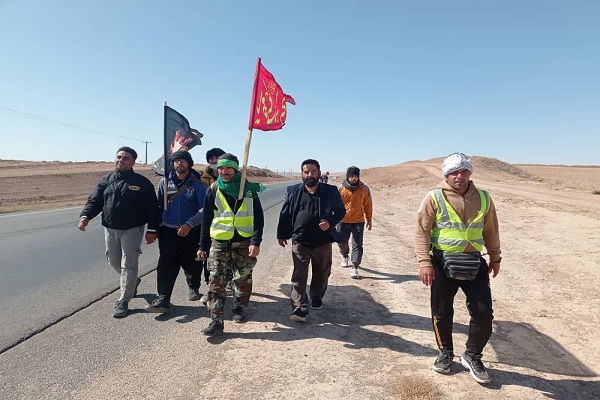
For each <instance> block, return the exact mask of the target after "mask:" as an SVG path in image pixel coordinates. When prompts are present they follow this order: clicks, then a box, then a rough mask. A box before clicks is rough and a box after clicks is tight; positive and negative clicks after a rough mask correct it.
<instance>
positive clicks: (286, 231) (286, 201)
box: [277, 183, 346, 242]
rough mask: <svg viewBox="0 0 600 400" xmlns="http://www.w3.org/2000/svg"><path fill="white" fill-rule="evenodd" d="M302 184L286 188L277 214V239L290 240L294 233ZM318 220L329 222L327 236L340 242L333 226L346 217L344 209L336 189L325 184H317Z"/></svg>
mask: <svg viewBox="0 0 600 400" xmlns="http://www.w3.org/2000/svg"><path fill="white" fill-rule="evenodd" d="M303 188H304V183H299V184H297V185H292V186H288V188H287V189H286V191H285V196H284V198H283V206H282V207H281V212H280V213H279V223H278V224H277V239H286V240H287V239H290V238H291V237H292V233H293V231H294V223H295V221H296V216H297V215H298V204H299V202H300V197H301V196H302V190H304V189H303ZM318 190H319V218H321V219H324V220H326V221H327V222H329V225H330V228H329V230H328V232H329V236H331V238H332V239H333V241H334V242H340V241H341V237H340V235H339V234H338V233H337V232H336V231H335V226H336V225H337V224H338V223H339V222H340V221H341V220H342V219H343V218H344V216H345V215H346V207H344V202H343V201H342V197H341V196H340V192H339V191H338V188H337V187H335V186H333V185H328V184H326V183H319V189H318Z"/></svg>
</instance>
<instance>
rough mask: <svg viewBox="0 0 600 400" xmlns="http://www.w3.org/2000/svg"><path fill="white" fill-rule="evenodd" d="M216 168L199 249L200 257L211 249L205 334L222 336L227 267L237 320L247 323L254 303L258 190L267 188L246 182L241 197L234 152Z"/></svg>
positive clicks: (260, 229) (261, 220)
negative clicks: (216, 176)
mask: <svg viewBox="0 0 600 400" xmlns="http://www.w3.org/2000/svg"><path fill="white" fill-rule="evenodd" d="M217 170H218V172H219V177H218V178H217V181H216V182H214V183H213V184H212V185H211V186H210V187H209V188H208V189H207V190H206V199H205V200H204V212H203V214H202V224H201V228H200V242H199V243H198V253H197V256H198V258H199V259H200V260H206V259H207V257H208V251H209V249H210V252H211V256H210V260H209V262H208V269H209V271H210V281H209V284H208V303H207V307H208V310H209V311H210V318H211V322H210V324H209V325H208V326H207V327H206V328H204V329H203V330H202V333H203V334H205V335H207V336H212V335H218V334H221V333H222V332H223V329H224V323H223V315H224V311H223V308H224V306H225V302H226V300H227V291H226V286H227V282H228V281H229V277H228V273H229V272H228V271H231V272H232V273H233V278H232V279H231V281H232V282H233V304H232V306H233V308H232V314H233V316H232V319H233V322H237V323H241V322H246V316H245V315H244V307H246V306H247V305H248V303H249V302H250V295H251V294H252V271H253V269H254V266H255V265H256V261H257V259H256V257H258V255H259V253H260V243H261V242H262V235H263V228H264V213H263V209H262V205H261V203H260V199H259V198H258V193H259V192H262V191H263V190H264V189H265V187H264V186H263V185H261V184H259V183H255V182H248V181H245V182H244V192H243V196H242V198H241V199H239V198H238V197H239V192H240V185H241V183H242V180H241V179H242V174H241V173H240V171H239V161H238V158H237V157H236V156H234V155H233V154H231V153H225V154H223V155H221V156H220V157H219V161H218V162H217Z"/></svg>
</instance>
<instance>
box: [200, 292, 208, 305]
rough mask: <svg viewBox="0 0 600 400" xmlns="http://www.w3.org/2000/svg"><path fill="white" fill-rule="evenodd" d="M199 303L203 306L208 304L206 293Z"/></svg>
mask: <svg viewBox="0 0 600 400" xmlns="http://www.w3.org/2000/svg"><path fill="white" fill-rule="evenodd" d="M200 303H202V304H204V305H206V304H207V303H208V293H207V294H205V295H203V296H202V298H201V299H200Z"/></svg>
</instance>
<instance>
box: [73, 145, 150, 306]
mask: <svg viewBox="0 0 600 400" xmlns="http://www.w3.org/2000/svg"><path fill="white" fill-rule="evenodd" d="M136 159H137V152H136V151H135V150H134V149H132V148H131V147H126V146H124V147H121V148H119V149H118V150H117V155H116V160H115V171H114V172H111V173H110V174H107V175H104V176H103V177H102V178H100V181H99V182H98V184H97V185H96V188H95V189H94V191H93V192H92V193H91V194H90V196H89V198H88V200H87V203H86V204H85V206H84V207H83V211H82V212H81V214H80V218H79V222H78V223H77V227H78V228H79V230H81V231H85V229H86V227H87V225H88V223H89V222H90V220H91V219H93V218H94V217H95V216H97V215H98V214H100V213H102V226H104V239H105V244H106V256H107V259H108V263H109V264H110V266H111V267H112V268H113V269H114V270H115V271H116V272H118V273H119V274H120V275H121V280H120V286H121V294H120V296H119V300H117V302H116V303H115V309H114V312H113V317H115V318H122V317H125V316H126V315H127V312H128V310H129V301H130V300H131V298H132V297H133V296H135V292H136V289H137V285H138V284H139V282H140V279H139V278H138V259H139V255H140V254H141V253H142V251H141V248H140V247H141V245H142V239H143V237H144V226H145V225H146V224H148V230H147V232H146V235H145V236H146V243H147V244H151V243H153V242H154V241H155V240H156V229H157V228H158V204H157V202H156V194H155V192H154V185H153V184H152V182H150V180H148V179H147V178H146V177H144V176H142V175H140V174H137V173H135V172H133V165H134V164H135V160H136Z"/></svg>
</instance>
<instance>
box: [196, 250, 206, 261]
mask: <svg viewBox="0 0 600 400" xmlns="http://www.w3.org/2000/svg"><path fill="white" fill-rule="evenodd" d="M196 257H197V259H198V260H202V261H204V260H206V252H205V251H204V250H198V252H197V253H196Z"/></svg>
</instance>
